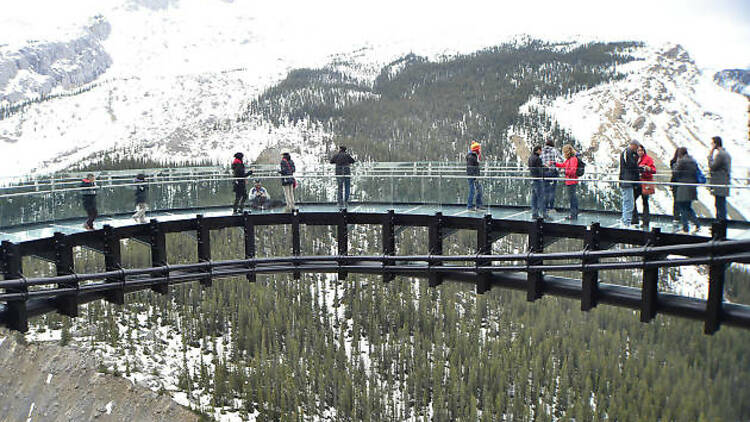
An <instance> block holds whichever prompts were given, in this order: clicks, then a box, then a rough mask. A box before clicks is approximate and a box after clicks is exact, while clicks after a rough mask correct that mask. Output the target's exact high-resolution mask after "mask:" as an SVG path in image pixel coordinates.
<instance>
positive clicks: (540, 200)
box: [529, 145, 549, 219]
mask: <svg viewBox="0 0 750 422" xmlns="http://www.w3.org/2000/svg"><path fill="white" fill-rule="evenodd" d="M541 153H542V147H541V146H539V145H537V146H535V147H534V149H533V150H532V151H531V155H530V156H529V172H530V173H531V177H533V178H534V179H533V180H532V182H531V183H532V185H531V186H532V187H531V218H534V219H537V218H539V217H543V218H549V216H548V215H547V201H546V198H545V196H544V180H543V178H544V164H543V163H542V157H540V156H539V155H540V154H541Z"/></svg>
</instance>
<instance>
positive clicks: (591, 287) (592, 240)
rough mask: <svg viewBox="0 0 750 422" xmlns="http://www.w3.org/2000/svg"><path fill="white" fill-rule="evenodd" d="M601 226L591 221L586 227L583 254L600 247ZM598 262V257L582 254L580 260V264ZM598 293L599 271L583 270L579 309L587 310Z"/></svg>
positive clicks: (596, 302)
mask: <svg viewBox="0 0 750 422" xmlns="http://www.w3.org/2000/svg"><path fill="white" fill-rule="evenodd" d="M600 239H601V226H600V225H599V223H593V224H591V225H590V226H589V227H588V228H587V229H586V234H585V235H584V238H583V248H584V254H585V253H586V252H591V251H597V250H599V248H600V247H601V244H600ZM597 262H599V259H598V258H589V257H587V256H585V255H584V258H583V259H582V260H581V264H582V265H587V264H595V263H597ZM598 293H599V271H597V270H585V271H583V274H582V275H581V310H582V311H589V310H591V308H593V307H595V306H596V305H597V304H598V301H597V294H598Z"/></svg>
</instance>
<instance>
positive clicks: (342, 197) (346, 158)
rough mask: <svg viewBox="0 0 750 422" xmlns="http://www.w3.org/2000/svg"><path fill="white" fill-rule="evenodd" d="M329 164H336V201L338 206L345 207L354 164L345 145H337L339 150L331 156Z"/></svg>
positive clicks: (347, 203)
mask: <svg viewBox="0 0 750 422" xmlns="http://www.w3.org/2000/svg"><path fill="white" fill-rule="evenodd" d="M331 164H336V185H337V188H338V193H337V195H336V203H337V204H338V205H339V208H346V207H347V206H348V205H349V192H350V190H351V178H350V176H351V174H352V172H351V168H350V166H351V165H352V164H354V158H352V156H351V155H349V153H348V152H346V147H345V146H343V145H342V146H339V152H338V153H336V155H334V156H333V157H331Z"/></svg>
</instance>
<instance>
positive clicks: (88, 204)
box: [81, 173, 99, 230]
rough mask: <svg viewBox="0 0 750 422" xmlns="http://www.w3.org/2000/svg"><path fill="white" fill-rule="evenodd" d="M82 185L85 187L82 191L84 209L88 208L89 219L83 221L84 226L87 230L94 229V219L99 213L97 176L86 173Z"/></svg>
mask: <svg viewBox="0 0 750 422" xmlns="http://www.w3.org/2000/svg"><path fill="white" fill-rule="evenodd" d="M81 187H82V188H84V189H83V190H82V191H81V201H82V202H83V209H84V210H86V215H88V219H87V220H86V222H85V223H83V228H85V229H86V230H94V220H96V217H97V216H98V215H99V212H98V211H97V210H96V178H95V177H94V175H93V174H92V173H89V174H87V175H86V178H85V179H83V180H82V181H81Z"/></svg>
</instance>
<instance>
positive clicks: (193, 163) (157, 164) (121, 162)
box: [65, 149, 216, 173]
mask: <svg viewBox="0 0 750 422" xmlns="http://www.w3.org/2000/svg"><path fill="white" fill-rule="evenodd" d="M82 161H83V162H81V163H78V164H73V165H72V166H70V167H69V168H68V169H66V170H65V172H66V173H67V172H81V171H107V170H131V169H147V168H152V169H156V168H171V167H199V166H212V165H215V164H216V163H214V162H212V161H211V160H210V159H203V160H189V161H177V160H170V159H166V158H165V159H160V160H159V159H154V158H151V157H143V156H140V155H139V154H138V151H135V150H132V151H128V150H125V149H123V150H113V151H106V152H103V153H98V154H96V155H93V156H91V157H88V158H86V159H84V160H82Z"/></svg>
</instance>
